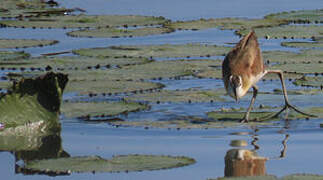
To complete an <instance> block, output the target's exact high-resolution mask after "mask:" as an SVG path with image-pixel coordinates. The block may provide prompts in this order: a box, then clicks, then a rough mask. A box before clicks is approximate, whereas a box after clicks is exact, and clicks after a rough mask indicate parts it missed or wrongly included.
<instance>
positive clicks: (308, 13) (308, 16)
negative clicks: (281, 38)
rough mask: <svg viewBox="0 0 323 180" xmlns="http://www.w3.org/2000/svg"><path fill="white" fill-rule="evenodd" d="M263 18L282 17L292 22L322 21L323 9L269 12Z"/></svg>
mask: <svg viewBox="0 0 323 180" xmlns="http://www.w3.org/2000/svg"><path fill="white" fill-rule="evenodd" d="M265 19H282V20H288V21H290V22H294V23H310V22H316V23H322V21H323V9H316V10H299V11H290V12H281V13H275V14H269V15H267V16H265Z"/></svg>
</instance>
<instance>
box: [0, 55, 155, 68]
mask: <svg viewBox="0 0 323 180" xmlns="http://www.w3.org/2000/svg"><path fill="white" fill-rule="evenodd" d="M148 62H151V60H148V59H146V58H124V57H120V58H113V57H70V56H66V57H37V58H24V59H18V60H15V61H13V60H12V61H10V63H8V62H6V63H1V62H0V66H1V67H4V68H25V69H26V68H32V67H33V68H43V69H45V68H46V67H47V68H49V67H50V69H53V70H61V71H64V70H85V69H100V68H102V67H106V68H111V67H113V66H120V67H122V66H128V65H134V64H143V63H148Z"/></svg>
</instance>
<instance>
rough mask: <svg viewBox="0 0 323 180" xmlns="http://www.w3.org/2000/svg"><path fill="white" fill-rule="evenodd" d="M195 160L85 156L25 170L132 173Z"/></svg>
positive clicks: (41, 162)
mask: <svg viewBox="0 0 323 180" xmlns="http://www.w3.org/2000/svg"><path fill="white" fill-rule="evenodd" d="M194 163H195V160H194V159H192V158H189V157H184V156H162V155H138V154H134V155H119V156H114V157H113V158H112V159H109V160H107V159H103V158H101V157H99V156H83V157H70V158H58V159H47V160H39V161H31V162H28V163H27V164H26V165H25V167H24V168H25V169H28V170H33V171H40V172H43V173H50V172H52V173H68V174H69V173H85V172H131V171H145V170H146V171H152V170H160V169H169V168H176V167H182V166H187V165H190V164H194Z"/></svg>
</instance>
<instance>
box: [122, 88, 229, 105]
mask: <svg viewBox="0 0 323 180" xmlns="http://www.w3.org/2000/svg"><path fill="white" fill-rule="evenodd" d="M224 94H225V92H224V90H223V89H217V90H213V91H201V90H186V91H172V90H161V91H159V92H155V93H145V94H137V95H133V96H130V97H128V98H127V99H129V100H132V101H149V102H155V103H164V102H177V103H178V102H186V103H195V102H210V101H215V102H216V101H223V100H224V99H223V97H222V96H223V95H224Z"/></svg>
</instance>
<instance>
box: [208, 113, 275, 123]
mask: <svg viewBox="0 0 323 180" xmlns="http://www.w3.org/2000/svg"><path fill="white" fill-rule="evenodd" d="M271 114H273V112H265V111H264V112H250V119H254V118H261V117H265V116H268V115H271ZM207 115H208V117H209V118H212V119H215V120H218V121H235V122H239V121H240V120H241V119H242V118H243V116H244V115H245V112H236V111H233V112H232V111H229V112H224V111H212V112H208V113H207Z"/></svg>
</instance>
